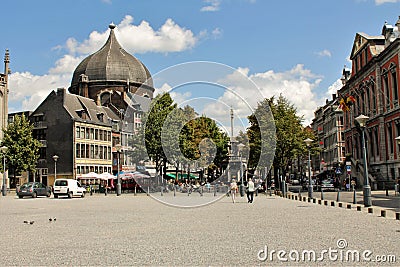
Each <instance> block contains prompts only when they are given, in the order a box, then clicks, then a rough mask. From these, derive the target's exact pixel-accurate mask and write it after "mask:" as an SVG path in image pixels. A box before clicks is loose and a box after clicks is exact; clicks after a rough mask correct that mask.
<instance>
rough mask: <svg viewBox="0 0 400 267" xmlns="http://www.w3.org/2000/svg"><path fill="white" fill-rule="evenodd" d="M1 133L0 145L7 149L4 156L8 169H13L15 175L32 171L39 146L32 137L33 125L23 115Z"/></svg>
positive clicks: (16, 117)
mask: <svg viewBox="0 0 400 267" xmlns="http://www.w3.org/2000/svg"><path fill="white" fill-rule="evenodd" d="M3 131H4V139H3V142H2V145H3V146H6V147H7V148H8V150H7V154H6V159H7V166H8V168H9V169H13V170H14V173H17V174H19V173H21V172H23V171H34V170H35V167H36V162H37V160H38V158H39V153H38V152H39V148H40V147H41V144H40V142H39V141H38V140H36V139H34V138H33V136H32V131H33V125H32V124H30V123H29V121H28V120H27V119H26V118H25V116H24V115H22V116H15V117H14V121H13V122H12V123H10V124H8V127H7V129H3ZM2 167H3V166H2Z"/></svg>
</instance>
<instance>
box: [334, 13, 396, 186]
mask: <svg viewBox="0 0 400 267" xmlns="http://www.w3.org/2000/svg"><path fill="white" fill-rule="evenodd" d="M350 59H351V61H352V70H351V75H350V77H348V79H346V81H345V84H344V86H343V87H342V89H340V90H339V94H340V97H341V98H342V99H343V101H344V100H346V99H349V98H351V99H353V100H352V101H350V102H351V103H350V104H351V105H350V106H348V110H346V111H345V113H344V138H345V146H346V154H347V156H348V158H349V160H351V164H352V168H351V169H352V176H355V177H357V178H358V182H359V184H363V177H364V174H363V169H364V168H363V158H362V141H361V133H360V129H359V127H358V125H357V124H356V122H355V118H356V117H358V116H359V115H361V114H363V115H366V116H368V117H369V119H368V121H367V125H366V143H367V162H368V170H369V177H368V178H369V181H370V182H371V186H372V188H374V187H375V188H383V187H384V186H390V187H393V184H394V182H395V180H396V179H398V178H399V177H400V153H399V151H400V148H399V144H397V143H396V140H395V138H396V137H397V136H400V107H399V95H400V86H399V72H400V67H399V66H400V18H399V19H398V20H397V22H396V24H395V25H394V26H392V25H390V24H387V23H385V24H384V26H383V28H382V32H381V34H380V35H377V36H371V35H368V34H365V33H357V34H356V36H355V39H354V43H353V48H352V51H351V55H350Z"/></svg>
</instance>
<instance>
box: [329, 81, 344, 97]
mask: <svg viewBox="0 0 400 267" xmlns="http://www.w3.org/2000/svg"><path fill="white" fill-rule="evenodd" d="M342 86H343V84H342V81H341V80H340V79H337V80H336V81H335V82H334V83H333V84H332V85H331V86H329V87H328V91H327V92H326V96H327V98H328V99H330V100H331V99H332V95H333V94H337V91H339V89H341V88H342Z"/></svg>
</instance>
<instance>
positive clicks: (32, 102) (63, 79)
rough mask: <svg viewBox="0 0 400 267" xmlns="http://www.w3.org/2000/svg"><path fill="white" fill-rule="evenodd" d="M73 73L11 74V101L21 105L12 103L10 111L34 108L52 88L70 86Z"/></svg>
mask: <svg viewBox="0 0 400 267" xmlns="http://www.w3.org/2000/svg"><path fill="white" fill-rule="evenodd" d="M71 78H72V75H71V73H62V74H61V73H56V74H46V75H43V76H38V75H33V74H31V73H29V72H15V73H12V74H11V75H10V86H9V88H10V95H9V101H10V103H19V105H20V106H19V107H13V106H12V105H10V111H11V110H14V111H20V110H34V109H36V108H37V106H38V104H39V103H41V102H42V101H43V100H44V99H45V98H46V96H47V95H48V94H49V93H50V92H51V90H56V89H57V88H60V87H64V88H66V87H68V85H69V83H70V81H71Z"/></svg>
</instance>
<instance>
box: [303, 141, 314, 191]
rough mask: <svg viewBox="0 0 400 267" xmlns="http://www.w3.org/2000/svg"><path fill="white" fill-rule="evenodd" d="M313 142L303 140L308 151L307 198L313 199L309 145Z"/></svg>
mask: <svg viewBox="0 0 400 267" xmlns="http://www.w3.org/2000/svg"><path fill="white" fill-rule="evenodd" d="M313 141H314V140H312V139H311V138H307V139H306V140H304V142H305V143H306V145H307V149H308V197H309V198H312V197H313V185H312V183H311V143H312V142H313Z"/></svg>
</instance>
